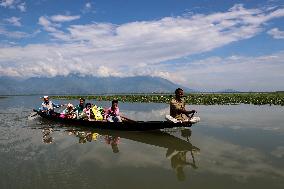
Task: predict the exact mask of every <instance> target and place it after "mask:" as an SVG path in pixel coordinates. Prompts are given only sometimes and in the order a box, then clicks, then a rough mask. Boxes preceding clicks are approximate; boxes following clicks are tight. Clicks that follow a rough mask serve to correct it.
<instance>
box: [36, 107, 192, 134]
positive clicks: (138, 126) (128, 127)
mask: <svg viewBox="0 0 284 189" xmlns="http://www.w3.org/2000/svg"><path fill="white" fill-rule="evenodd" d="M34 111H35V112H37V114H38V115H40V116H41V117H42V118H44V119H46V120H49V121H55V122H57V123H61V124H64V125H65V126H67V125H69V126H80V127H90V128H97V129H106V130H125V131H147V130H158V129H166V128H175V127H191V125H192V124H191V123H172V122H168V121H123V122H106V121H88V120H79V119H66V118H61V117H59V116H56V115H46V114H45V113H42V112H40V111H37V110H34Z"/></svg>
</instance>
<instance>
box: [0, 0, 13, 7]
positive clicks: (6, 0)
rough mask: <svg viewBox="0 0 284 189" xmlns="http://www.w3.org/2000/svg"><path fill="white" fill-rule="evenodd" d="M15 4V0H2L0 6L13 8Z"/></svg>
mask: <svg viewBox="0 0 284 189" xmlns="http://www.w3.org/2000/svg"><path fill="white" fill-rule="evenodd" d="M14 3H15V0H2V1H1V3H0V6H3V7H11V6H13V4H14Z"/></svg>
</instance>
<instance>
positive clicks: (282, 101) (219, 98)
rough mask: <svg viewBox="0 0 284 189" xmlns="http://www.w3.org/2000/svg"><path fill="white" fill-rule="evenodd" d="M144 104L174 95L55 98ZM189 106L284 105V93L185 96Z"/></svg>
mask: <svg viewBox="0 0 284 189" xmlns="http://www.w3.org/2000/svg"><path fill="white" fill-rule="evenodd" d="M80 97H84V98H86V99H88V100H97V101H111V100H113V99H117V100H119V101H120V102H142V103H150V102H155V103H169V102H170V100H171V99H172V98H173V97H174V95H173V94H172V95H170V94H165V95H164V94H143V95H142V94H127V95H89V96H53V97H52V98H56V99H79V98H80ZM185 101H186V103H187V104H196V105H235V104H253V105H281V106H283V105H284V93H277V92H275V93H191V94H185Z"/></svg>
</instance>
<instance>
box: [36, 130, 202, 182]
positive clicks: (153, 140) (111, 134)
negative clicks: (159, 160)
mask: <svg viewBox="0 0 284 189" xmlns="http://www.w3.org/2000/svg"><path fill="white" fill-rule="evenodd" d="M31 129H41V130H42V142H43V143H46V144H51V143H53V142H54V138H53V137H52V135H53V133H54V132H62V131H63V132H64V133H65V134H66V136H70V137H74V136H75V137H76V138H78V143H80V144H87V143H92V142H93V143H95V142H96V141H98V139H101V140H103V141H104V142H105V144H107V146H109V147H110V148H111V149H112V152H113V153H119V152H120V149H119V146H120V140H121V139H127V140H131V141H135V142H139V143H142V144H147V145H152V146H157V147H161V148H165V149H167V150H166V152H165V158H166V159H169V161H170V165H171V167H172V169H173V170H174V172H175V174H176V176H177V179H178V180H179V181H183V180H185V179H186V178H185V172H184V168H185V167H187V166H189V167H191V168H193V169H197V168H198V166H197V165H196V161H195V157H194V155H195V153H197V152H199V151H200V149H199V148H198V147H196V146H194V145H192V144H191V142H190V137H191V134H192V131H191V130H190V129H188V128H183V129H179V131H180V132H181V136H180V137H182V138H184V139H185V140H184V139H181V138H179V137H176V136H173V135H171V134H169V133H167V132H166V131H161V130H155V131H147V132H146V131H115V130H100V129H93V128H74V127H58V126H47V127H46V126H45V127H31ZM62 129H63V130H62ZM169 131H170V130H169ZM172 131H173V130H172ZM174 132H177V131H174Z"/></svg>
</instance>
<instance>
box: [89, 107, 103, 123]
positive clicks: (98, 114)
mask: <svg viewBox="0 0 284 189" xmlns="http://www.w3.org/2000/svg"><path fill="white" fill-rule="evenodd" d="M103 115H104V110H103V108H102V107H98V106H96V105H94V106H93V107H92V109H91V116H90V117H91V119H94V120H96V121H103V119H104V116H103Z"/></svg>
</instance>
